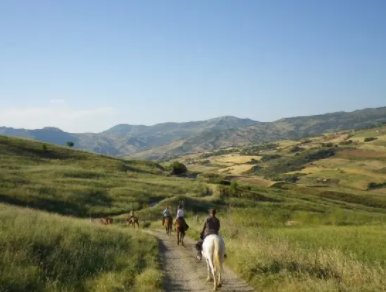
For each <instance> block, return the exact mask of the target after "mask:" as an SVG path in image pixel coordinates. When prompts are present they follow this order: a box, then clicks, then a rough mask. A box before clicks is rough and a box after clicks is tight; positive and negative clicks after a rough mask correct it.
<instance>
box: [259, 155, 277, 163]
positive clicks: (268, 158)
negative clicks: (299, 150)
mask: <svg viewBox="0 0 386 292" xmlns="http://www.w3.org/2000/svg"><path fill="white" fill-rule="evenodd" d="M280 157H281V156H280V155H279V154H267V155H263V157H262V158H261V161H264V162H266V161H270V160H273V159H278V158H280Z"/></svg>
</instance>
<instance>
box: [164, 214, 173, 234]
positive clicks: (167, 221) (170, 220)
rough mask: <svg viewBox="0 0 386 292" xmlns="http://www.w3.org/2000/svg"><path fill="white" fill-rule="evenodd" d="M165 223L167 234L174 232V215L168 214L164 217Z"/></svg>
mask: <svg viewBox="0 0 386 292" xmlns="http://www.w3.org/2000/svg"><path fill="white" fill-rule="evenodd" d="M163 225H164V226H165V229H166V234H167V235H171V234H172V228H173V218H172V216H168V217H165V218H164V221H163Z"/></svg>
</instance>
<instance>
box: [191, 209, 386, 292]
mask: <svg viewBox="0 0 386 292" xmlns="http://www.w3.org/2000/svg"><path fill="white" fill-rule="evenodd" d="M238 216H239V214H237V211H232V212H225V211H224V212H223V213H221V212H220V213H219V218H220V220H221V226H222V227H221V230H220V234H221V235H222V236H223V237H224V240H225V243H226V248H227V253H228V258H227V260H226V263H227V264H228V265H230V266H231V268H233V269H234V270H235V271H236V272H237V273H239V274H240V275H241V276H243V277H244V278H245V279H246V280H247V281H248V282H249V283H250V284H251V285H252V286H253V287H254V288H256V289H257V291H268V292H269V291H272V292H273V291H282V292H295V291H296V292H297V291H329V292H330V291H336V292H338V291H339V292H341V291H347V292H348V291H358V292H359V291H361V292H362V291H368V292H370V291H374V292H375V291H385V290H384V289H385V288H384V287H385V285H386V269H385V266H386V265H385V259H386V254H385V253H384V250H383V249H384V248H383V247H384V244H385V243H386V240H385V239H384V232H380V231H382V228H381V227H373V228H371V227H370V228H366V227H334V226H324V227H323V226H322V227H316V226H315V227H312V228H307V229H304V228H301V227H289V228H282V229H277V228H258V227H253V226H244V225H243V224H238V223H237V221H236V220H237V217H238ZM235 219H236V220H235ZM202 222H203V218H200V219H199V222H197V221H196V220H190V221H189V223H190V224H191V227H192V230H190V231H189V234H190V235H191V236H193V237H195V238H197V237H198V232H199V231H200V230H201V228H202V226H201V225H202ZM319 228H320V229H319ZM361 234H364V237H365V238H362V237H361Z"/></svg>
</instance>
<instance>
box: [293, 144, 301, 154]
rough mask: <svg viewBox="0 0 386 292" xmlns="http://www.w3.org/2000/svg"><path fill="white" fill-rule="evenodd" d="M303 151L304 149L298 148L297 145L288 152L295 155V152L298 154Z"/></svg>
mask: <svg viewBox="0 0 386 292" xmlns="http://www.w3.org/2000/svg"><path fill="white" fill-rule="evenodd" d="M303 150H304V148H302V147H299V146H298V145H296V146H294V147H292V148H291V149H290V152H291V153H296V152H300V151H303Z"/></svg>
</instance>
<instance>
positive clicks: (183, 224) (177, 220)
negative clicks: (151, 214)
mask: <svg viewBox="0 0 386 292" xmlns="http://www.w3.org/2000/svg"><path fill="white" fill-rule="evenodd" d="M177 222H178V223H179V225H180V226H181V228H182V229H183V230H181V231H184V232H186V231H187V230H188V229H189V225H188V224H187V223H186V221H185V219H184V217H179V218H177V219H176V223H175V224H177Z"/></svg>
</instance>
